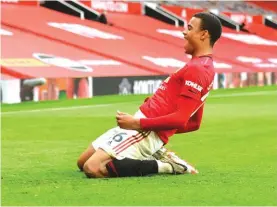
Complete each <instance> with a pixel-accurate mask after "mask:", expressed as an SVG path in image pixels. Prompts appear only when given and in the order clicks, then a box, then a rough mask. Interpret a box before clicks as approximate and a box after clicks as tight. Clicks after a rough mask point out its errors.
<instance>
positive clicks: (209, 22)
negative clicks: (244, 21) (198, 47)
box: [193, 12, 222, 47]
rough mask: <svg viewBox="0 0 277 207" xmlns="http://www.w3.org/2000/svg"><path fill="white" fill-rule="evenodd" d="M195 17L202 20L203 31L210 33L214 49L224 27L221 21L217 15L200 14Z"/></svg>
mask: <svg viewBox="0 0 277 207" xmlns="http://www.w3.org/2000/svg"><path fill="white" fill-rule="evenodd" d="M193 16H194V17H196V18H199V19H201V29H202V30H207V31H208V32H209V34H210V44H211V46H212V47H213V46H214V44H215V42H216V41H217V40H218V39H219V38H220V36H221V33H222V25H221V22H220V20H219V19H218V18H217V17H216V16H215V15H213V14H211V13H208V12H200V13H197V14H194V15H193Z"/></svg>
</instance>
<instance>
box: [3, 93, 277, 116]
mask: <svg viewBox="0 0 277 207" xmlns="http://www.w3.org/2000/svg"><path fill="white" fill-rule="evenodd" d="M274 93H275V94H276V95H277V91H257V92H242V93H231V94H218V95H211V96H209V97H208V98H224V97H239V96H259V95H269V94H274ZM124 103H126V104H129V103H139V101H132V102H119V103H113V104H124ZM113 104H95V105H86V106H69V107H57V108H46V109H33V110H18V111H7V112H1V115H10V114H19V113H33V112H47V111H49V112H51V111H67V110H75V109H85V108H96V107H105V106H111V105H113Z"/></svg>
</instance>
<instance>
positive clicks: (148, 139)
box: [92, 110, 164, 160]
mask: <svg viewBox="0 0 277 207" xmlns="http://www.w3.org/2000/svg"><path fill="white" fill-rule="evenodd" d="M135 117H137V118H145V115H144V114H143V113H142V112H141V111H140V110H139V111H138V112H137V113H136V114H135ZM163 145H164V143H163V142H162V140H161V139H160V138H159V136H158V135H157V134H156V133H155V132H153V131H136V130H126V129H121V128H120V127H115V128H112V129H110V130H108V131H107V132H106V133H104V134H102V135H101V136H100V137H98V138H97V139H96V140H95V141H93V142H92V146H93V148H94V149H95V150H97V149H99V148H101V149H103V150H104V151H106V152H107V153H108V154H109V155H110V156H111V157H113V158H116V159H119V160H121V159H124V158H131V159H138V160H146V159H151V160H152V159H155V158H153V157H152V155H153V154H154V153H155V152H156V151H158V150H159V149H161V148H162V146H163Z"/></svg>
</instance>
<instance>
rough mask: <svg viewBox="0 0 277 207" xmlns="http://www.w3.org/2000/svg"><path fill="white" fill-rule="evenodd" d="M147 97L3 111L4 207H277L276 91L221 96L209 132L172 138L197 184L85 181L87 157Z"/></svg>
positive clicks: (170, 179) (207, 116)
mask: <svg viewBox="0 0 277 207" xmlns="http://www.w3.org/2000/svg"><path fill="white" fill-rule="evenodd" d="M144 97H145V96H121V97H119V96H108V97H95V98H93V99H90V100H71V101H59V102H44V103H23V104H19V105H12V106H10V105H2V177H1V181H2V186H1V187H2V199H1V204H2V205H5V206H9V205H12V206H18V205H21V206H23V205H24V206H34V205H35V206H82V205H87V206H96V205H102V206H104V205H113V206H115V205H120V206H124V205H128V206H132V205H140V206H159V205H167V206H171V205H178V206H184V205H197V206H204V205H220V206H226V205H229V206H230V205H248V206H249V205H255V206H258V205H260V206H266V205H277V197H276V195H277V137H276V136H277V92H276V87H275V86H274V87H263V88H249V89H232V90H218V91H214V92H213V93H212V94H211V95H210V97H209V98H208V102H207V104H206V107H205V112H204V119H203V123H202V127H201V129H200V130H199V131H197V132H194V133H188V134H183V135H176V136H174V137H172V138H171V141H170V143H169V144H168V148H169V149H171V150H173V151H175V152H176V153H177V154H178V155H179V156H181V157H183V158H184V159H186V160H188V161H189V162H191V163H193V164H194V165H195V166H196V167H197V168H198V170H199V171H200V174H199V175H196V176H193V175H179V176H172V175H163V176H151V177H139V178H118V179H117V178H116V179H115V178H114V179H87V178H85V176H84V174H83V173H81V172H79V171H78V170H77V166H76V160H77V158H78V156H79V154H80V153H81V152H82V151H83V150H84V149H85V148H86V147H87V146H88V144H89V143H90V142H91V141H92V140H94V139H95V138H96V137H98V136H99V135H101V134H102V133H103V132H105V130H107V129H109V128H111V127H114V126H115V114H116V110H117V109H119V110H120V111H124V112H129V113H134V112H135V111H136V110H137V108H138V106H139V105H140V103H142V101H143V98H144ZM103 104H108V105H103ZM79 106H81V107H79ZM83 106H85V107H83ZM57 108H58V109H57ZM30 110H33V111H30Z"/></svg>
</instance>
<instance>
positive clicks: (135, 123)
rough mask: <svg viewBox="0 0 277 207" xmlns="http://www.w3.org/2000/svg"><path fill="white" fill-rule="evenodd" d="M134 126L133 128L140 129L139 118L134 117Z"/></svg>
mask: <svg viewBox="0 0 277 207" xmlns="http://www.w3.org/2000/svg"><path fill="white" fill-rule="evenodd" d="M134 128H135V129H141V126H140V119H139V118H135V119H134Z"/></svg>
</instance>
